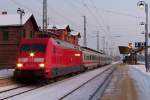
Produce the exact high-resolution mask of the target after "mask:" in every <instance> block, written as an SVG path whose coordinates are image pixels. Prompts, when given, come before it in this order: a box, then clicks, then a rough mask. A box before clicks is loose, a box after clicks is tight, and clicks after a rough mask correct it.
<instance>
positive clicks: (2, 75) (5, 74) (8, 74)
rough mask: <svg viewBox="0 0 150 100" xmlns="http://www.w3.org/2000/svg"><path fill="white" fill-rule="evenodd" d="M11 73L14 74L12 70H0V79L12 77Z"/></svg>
mask: <svg viewBox="0 0 150 100" xmlns="http://www.w3.org/2000/svg"><path fill="white" fill-rule="evenodd" d="M13 72H14V69H1V70H0V79H1V78H8V77H11V76H13Z"/></svg>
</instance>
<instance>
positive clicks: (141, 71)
mask: <svg viewBox="0 0 150 100" xmlns="http://www.w3.org/2000/svg"><path fill="white" fill-rule="evenodd" d="M129 69H130V70H129V74H130V75H131V78H132V79H133V80H134V84H135V86H136V89H137V93H138V95H139V100H150V72H145V66H144V65H129Z"/></svg>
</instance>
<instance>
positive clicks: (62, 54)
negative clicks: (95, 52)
mask: <svg viewBox="0 0 150 100" xmlns="http://www.w3.org/2000/svg"><path fill="white" fill-rule="evenodd" d="M82 70H84V67H83V66H82V51H81V50H80V47H79V46H75V45H73V44H70V43H67V42H64V41H61V40H57V39H53V38H45V39H31V40H29V39H26V40H22V41H21V42H20V46H19V52H18V56H17V65H16V69H15V72H14V76H15V77H24V76H29V77H30V76H33V75H34V76H39V77H44V78H53V77H57V76H61V75H65V74H69V73H72V72H77V71H82Z"/></svg>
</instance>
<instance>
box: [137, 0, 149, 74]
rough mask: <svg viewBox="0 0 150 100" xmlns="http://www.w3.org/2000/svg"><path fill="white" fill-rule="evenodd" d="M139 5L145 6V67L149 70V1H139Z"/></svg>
mask: <svg viewBox="0 0 150 100" xmlns="http://www.w3.org/2000/svg"><path fill="white" fill-rule="evenodd" d="M137 5H138V7H140V8H145V16H146V23H145V24H144V25H145V68H146V72H148V71H149V64H148V3H146V2H145V1H139V2H138V3H137Z"/></svg>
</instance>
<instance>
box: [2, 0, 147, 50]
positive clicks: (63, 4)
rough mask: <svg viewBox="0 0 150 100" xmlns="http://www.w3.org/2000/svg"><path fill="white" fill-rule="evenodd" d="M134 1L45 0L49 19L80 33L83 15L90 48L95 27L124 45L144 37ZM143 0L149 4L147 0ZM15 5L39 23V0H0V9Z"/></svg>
mask: <svg viewBox="0 0 150 100" xmlns="http://www.w3.org/2000/svg"><path fill="white" fill-rule="evenodd" d="M138 1H139V0H48V15H49V23H50V24H52V25H57V24H59V25H63V24H69V25H70V27H71V28H72V29H74V30H76V31H79V32H81V35H83V17H82V16H83V15H86V17H87V34H88V35H87V38H88V46H89V47H91V48H96V37H95V36H96V34H95V33H96V32H97V31H99V32H100V35H101V36H103V35H105V37H106V41H107V44H108V45H113V46H117V45H127V44H128V42H136V41H144V35H143V34H140V33H141V32H142V31H143V30H144V28H142V27H141V26H139V23H140V22H141V21H144V17H145V16H144V9H143V10H141V9H139V8H138V7H137V2H138ZM145 1H146V2H147V3H149V4H150V1H149V0H145ZM18 7H20V8H23V9H25V11H26V13H28V12H32V13H34V16H35V17H36V19H37V22H38V24H39V25H41V23H42V0H0V11H3V10H6V11H8V13H16V10H17V8H18ZM108 26H109V28H108ZM111 36H112V38H111ZM113 36H121V37H119V38H118V37H113ZM82 40H83V39H81V41H80V42H81V45H82ZM111 41H113V42H111ZM102 47H103V42H102V38H100V48H102Z"/></svg>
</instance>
